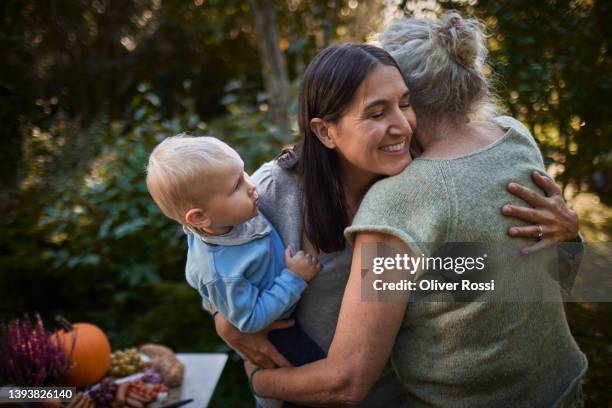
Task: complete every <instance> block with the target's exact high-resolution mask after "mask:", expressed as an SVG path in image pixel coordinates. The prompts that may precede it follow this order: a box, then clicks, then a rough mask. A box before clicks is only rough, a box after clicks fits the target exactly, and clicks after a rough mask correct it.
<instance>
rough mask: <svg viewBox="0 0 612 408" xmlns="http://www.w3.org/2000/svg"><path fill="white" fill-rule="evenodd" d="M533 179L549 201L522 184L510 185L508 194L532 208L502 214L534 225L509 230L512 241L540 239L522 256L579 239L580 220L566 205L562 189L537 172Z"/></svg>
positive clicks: (509, 209)
mask: <svg viewBox="0 0 612 408" xmlns="http://www.w3.org/2000/svg"><path fill="white" fill-rule="evenodd" d="M531 177H532V178H533V181H534V182H535V183H536V184H537V185H538V186H539V187H540V188H541V189H542V190H544V192H545V193H546V197H545V196H543V195H541V194H540V193H537V192H535V191H533V190H531V189H529V188H527V187H524V186H521V185H520V184H517V183H509V184H508V191H509V192H510V193H512V194H514V195H515V196H517V197H519V198H520V199H522V200H523V201H525V202H526V203H527V204H529V205H530V206H531V207H532V208H526V207H520V206H516V205H510V204H506V205H504V206H503V207H502V214H504V215H506V216H509V217H514V218H518V219H520V220H523V221H527V222H530V223H533V224H535V225H527V226H512V227H510V228H509V229H508V234H509V235H510V236H512V237H527V238H536V239H538V241H537V242H536V243H534V244H532V245H528V246H526V247H525V248H523V249H522V253H523V254H528V253H531V252H535V251H539V250H541V249H544V248H547V247H549V246H551V245H554V244H557V243H559V242H564V241H571V240H574V239H576V237H577V236H578V226H579V220H578V216H577V215H576V213H575V212H574V211H572V210H570V209H569V208H568V207H567V205H566V204H565V201H564V200H563V197H562V196H561V189H560V188H559V186H557V184H555V182H554V181H552V180H551V179H550V178H548V177H546V176H544V175H542V174H540V173H539V172H537V171H534V172H533V173H532V174H531Z"/></svg>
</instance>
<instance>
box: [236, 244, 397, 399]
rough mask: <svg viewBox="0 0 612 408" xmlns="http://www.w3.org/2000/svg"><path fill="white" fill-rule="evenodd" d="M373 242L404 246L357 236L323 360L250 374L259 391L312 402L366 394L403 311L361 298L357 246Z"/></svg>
mask: <svg viewBox="0 0 612 408" xmlns="http://www.w3.org/2000/svg"><path fill="white" fill-rule="evenodd" d="M375 242H386V243H389V244H397V245H401V246H402V247H405V245H404V244H403V243H402V242H401V241H400V240H399V239H397V238H395V237H393V236H390V235H384V234H377V233H359V234H358V235H357V238H356V242H355V251H354V252H353V263H352V266H351V272H350V276H349V279H348V282H347V285H346V290H345V292H344V298H343V299H342V306H341V310H340V315H339V318H338V325H337V326H336V332H335V335H334V339H333V340H332V343H331V346H330V349H329V352H328V356H327V358H326V359H323V360H319V361H316V362H314V363H310V364H306V365H303V366H301V367H295V368H293V367H292V368H277V369H264V370H260V371H258V372H257V373H256V374H255V376H254V377H253V387H254V389H255V391H256V392H257V394H258V395H261V396H263V397H270V398H275V399H281V400H285V401H294V402H296V403H302V404H307V405H315V406H327V405H338V404H355V403H358V402H359V401H361V400H362V399H363V398H365V396H366V395H367V394H368V392H369V390H370V388H371V387H372V385H373V384H374V382H375V381H376V380H377V379H378V377H379V376H380V374H381V372H382V370H383V368H384V366H385V364H386V362H387V360H388V359H389V355H390V353H391V348H392V347H393V343H394V341H395V337H396V335H397V332H398V330H399V328H400V325H401V322H402V319H403V317H404V313H405V311H406V303H403V302H373V301H367V302H366V301H362V299H361V280H362V277H361V273H362V272H361V269H362V265H361V246H362V244H366V243H375ZM249 373H250V371H249V369H247V374H249Z"/></svg>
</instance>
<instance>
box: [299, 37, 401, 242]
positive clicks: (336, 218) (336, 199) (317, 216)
mask: <svg viewBox="0 0 612 408" xmlns="http://www.w3.org/2000/svg"><path fill="white" fill-rule="evenodd" d="M380 64H382V65H388V66H393V67H396V68H397V70H398V71H399V67H398V65H397V63H396V62H395V60H394V59H393V57H391V55H389V53H387V51H385V50H383V49H382V48H378V47H375V46H372V45H367V44H338V45H332V46H330V47H327V48H326V49H324V50H323V51H321V52H320V53H319V54H317V56H316V57H315V58H314V59H313V60H312V62H311V63H310V64H309V65H308V68H306V73H305V74H304V79H303V81H302V85H301V87H300V95H299V106H298V124H299V127H300V134H301V141H300V144H299V146H298V148H297V152H298V154H299V161H298V167H297V170H298V173H299V175H300V178H301V182H302V184H303V188H304V196H305V200H304V211H303V213H304V231H305V233H306V237H307V238H308V240H309V241H310V242H311V244H312V245H313V246H314V247H315V248H316V249H317V250H321V251H323V252H334V251H339V250H341V249H343V248H344V247H345V245H346V243H345V240H344V229H345V228H346V227H347V226H348V217H347V211H346V210H347V207H346V203H345V199H344V189H343V187H342V182H341V179H340V162H339V160H338V154H337V153H336V151H335V150H333V149H328V148H326V147H325V146H324V145H323V144H322V143H321V141H320V140H319V139H318V137H317V135H315V134H314V133H313V131H312V130H311V129H310V121H311V120H312V119H313V118H321V119H323V120H325V121H328V122H332V123H334V122H337V121H338V120H340V118H341V117H342V114H343V113H344V112H345V110H346V109H347V108H348V106H349V105H350V104H351V102H352V101H353V98H354V96H355V93H356V92H357V89H358V88H359V86H360V85H361V83H362V82H363V81H364V79H365V78H366V76H367V75H368V74H369V73H370V72H371V71H372V70H373V69H374V68H375V67H376V66H377V65H380Z"/></svg>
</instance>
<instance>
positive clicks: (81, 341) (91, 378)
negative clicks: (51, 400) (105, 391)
mask: <svg viewBox="0 0 612 408" xmlns="http://www.w3.org/2000/svg"><path fill="white" fill-rule="evenodd" d="M56 321H57V322H58V323H59V325H60V326H61V327H63V330H59V331H58V332H56V334H55V336H54V337H56V338H57V339H58V340H59V341H61V342H62V343H63V344H64V351H65V353H66V355H67V356H68V357H69V358H70V360H71V361H72V367H71V368H70V370H69V371H68V374H66V375H65V376H64V377H62V378H60V380H59V382H58V384H59V385H63V386H71V387H77V388H81V387H87V386H90V385H92V384H95V383H97V382H98V381H100V380H101V379H102V378H103V377H104V375H105V374H106V372H107V371H108V369H109V368H110V359H111V347H110V343H109V342H108V337H106V334H104V332H103V331H102V330H101V329H100V328H99V327H98V326H95V325H93V324H91V323H75V324H71V323H70V322H69V321H68V320H66V319H65V318H63V317H61V316H58V317H56Z"/></svg>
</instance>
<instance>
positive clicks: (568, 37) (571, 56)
mask: <svg viewBox="0 0 612 408" xmlns="http://www.w3.org/2000/svg"><path fill="white" fill-rule="evenodd" d="M470 4H471V2H468V3H466V2H458V1H444V2H443V5H444V6H445V7H446V8H463V9H464V11H465V12H467V13H469V14H472V15H476V16H477V17H479V18H480V19H482V21H483V22H484V23H485V24H486V25H487V29H488V31H489V34H490V37H489V39H488V40H489V44H488V45H489V49H490V51H491V54H490V60H491V62H492V67H493V70H494V72H495V73H496V75H497V77H498V78H499V80H500V82H501V83H502V85H503V86H501V87H500V88H499V97H500V98H499V99H500V101H501V102H503V103H504V104H505V105H506V108H507V109H508V111H509V112H510V114H511V115H513V116H515V117H517V118H519V119H520V120H522V121H523V122H524V123H525V124H527V125H528V126H529V127H530V128H531V130H532V133H533V134H534V135H535V136H536V138H537V139H538V142H539V143H540V145H541V147H542V149H543V152H544V154H545V156H546V158H547V160H548V162H549V163H556V164H557V166H556V167H555V170H556V171H557V172H558V174H559V176H558V179H559V180H560V181H561V182H562V183H563V184H564V185H567V184H568V183H574V184H577V185H579V186H580V184H582V183H584V184H586V185H592V184H593V182H592V179H591V177H592V175H593V173H594V172H595V171H602V172H606V171H607V172H610V171H611V170H612V127H611V124H610V121H609V118H610V116H611V115H612V111H611V110H610V106H609V104H608V103H607V102H605V101H606V100H607V97H608V95H610V92H612V80H611V79H610V72H611V71H612V58H610V55H609V53H608V42H609V38H610V37H611V35H612V32H611V27H612V24H610V21H609V20H610V18H609V16H610V15H611V14H612V3H610V2H609V1H606V0H594V1H571V0H552V1H546V2H538V1H530V0H519V1H514V0H513V1H490V0H480V1H479V2H478V4H477V5H475V6H473V5H470ZM608 183H610V179H608ZM594 187H595V188H597V187H599V188H602V186H597V185H595V186H594ZM607 188H608V189H609V188H610V187H609V186H608V187H607ZM578 191H579V189H578ZM601 192H603V190H602V191H601ZM608 192H609V191H608Z"/></svg>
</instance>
